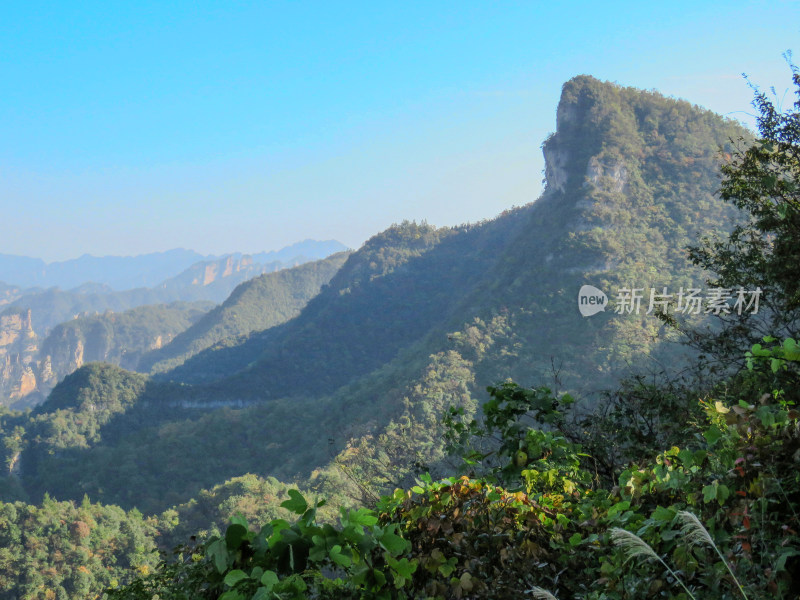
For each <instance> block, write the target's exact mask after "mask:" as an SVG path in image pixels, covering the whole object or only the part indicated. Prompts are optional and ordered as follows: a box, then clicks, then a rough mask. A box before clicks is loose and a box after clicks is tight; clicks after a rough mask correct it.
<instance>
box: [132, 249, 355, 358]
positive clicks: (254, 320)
mask: <svg viewBox="0 0 800 600" xmlns="http://www.w3.org/2000/svg"><path fill="white" fill-rule="evenodd" d="M346 258H347V253H346V252H340V253H338V254H334V255H332V256H330V257H328V258H325V259H322V260H318V261H314V262H309V263H306V264H304V265H300V266H298V267H294V268H291V269H283V270H281V271H277V272H275V273H267V274H264V275H261V276H260V277H256V278H254V279H251V280H249V281H246V282H245V283H242V284H240V285H239V286H238V287H236V289H234V290H233V292H232V293H231V295H230V296H229V297H228V299H227V300H225V302H223V303H222V304H221V305H220V306H218V307H216V308H214V309H213V310H211V311H210V312H209V313H208V314H206V315H204V316H203V317H202V318H201V319H200V320H199V321H197V322H196V323H195V324H194V325H192V326H191V327H189V328H188V329H186V330H185V331H183V332H182V333H180V334H179V335H178V336H176V337H175V339H174V340H172V341H171V342H170V343H169V344H166V345H164V346H163V347H162V348H158V349H156V350H153V351H151V352H148V353H147V354H145V355H144V356H142V357H141V360H139V361H138V362H137V363H136V365H135V366H134V367H133V368H136V370H138V371H140V372H143V373H149V372H156V373H158V372H161V371H166V370H169V369H170V368H174V367H175V366H177V365H179V364H182V363H183V362H184V361H186V359H187V358H189V357H191V356H193V355H195V354H197V353H198V352H200V351H202V350H205V349H206V348H209V347H210V346H213V345H214V344H216V343H217V342H221V341H222V340H226V339H229V338H237V337H239V336H243V335H247V334H249V333H251V332H254V331H260V330H264V329H268V328H270V327H273V326H275V325H278V324H280V323H282V322H284V321H287V320H289V319H291V318H292V317H294V316H296V315H297V314H298V313H299V312H300V309H302V308H303V306H305V304H306V303H307V302H308V301H309V300H310V299H311V298H313V297H314V296H316V295H317V294H318V293H319V291H320V289H321V288H322V287H323V286H325V285H326V284H327V283H328V282H329V281H330V279H331V278H332V277H333V276H334V275H335V273H336V271H338V270H339V268H340V267H341V266H342V264H343V263H344V261H345V260H346Z"/></svg>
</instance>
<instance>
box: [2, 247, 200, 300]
mask: <svg viewBox="0 0 800 600" xmlns="http://www.w3.org/2000/svg"><path fill="white" fill-rule="evenodd" d="M201 260H206V257H204V256H203V255H202V254H198V253H197V252H195V251H194V250H184V249H182V248H180V249H175V250H168V251H166V252H153V253H150V254H141V255H139V256H103V257H98V256H91V255H89V254H84V255H83V256H81V257H80V258H74V259H71V260H65V261H59V262H52V263H49V264H47V263H45V262H44V261H43V260H41V259H38V258H29V257H26V256H14V255H10V254H0V281H7V282H10V283H14V284H16V285H19V286H22V287H34V286H38V287H60V288H62V289H70V288H74V287H77V286H79V285H81V284H83V283H86V282H89V281H92V282H95V283H102V284H106V285H108V286H109V287H111V288H112V289H115V290H127V289H131V288H137V287H151V286H153V285H156V284H157V283H159V282H160V281H163V280H164V279H167V278H169V277H171V276H173V275H175V273H179V272H181V271H183V270H184V269H187V268H189V267H190V266H191V265H192V264H194V263H196V262H198V261H201Z"/></svg>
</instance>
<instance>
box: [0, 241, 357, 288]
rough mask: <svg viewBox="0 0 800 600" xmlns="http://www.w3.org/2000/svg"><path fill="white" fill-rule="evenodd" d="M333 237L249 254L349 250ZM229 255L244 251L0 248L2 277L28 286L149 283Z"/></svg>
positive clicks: (298, 258)
mask: <svg viewBox="0 0 800 600" xmlns="http://www.w3.org/2000/svg"><path fill="white" fill-rule="evenodd" d="M345 249H346V248H345V246H344V245H343V244H341V243H339V242H336V241H334V240H326V241H316V240H305V241H302V242H298V243H296V244H292V245H291V246H287V247H286V248H282V249H281V250H276V251H272V252H261V253H258V254H254V255H252V256H251V259H252V262H253V263H254V264H266V263H274V262H282V263H296V264H299V263H300V262H306V261H309V260H316V259H318V258H324V257H326V256H328V255H330V254H333V253H334V252H340V251H342V250H345ZM228 256H232V257H234V260H238V259H240V258H241V257H242V256H243V255H242V254H241V253H233V254H231V255H224V256H211V255H209V256H204V255H202V254H199V253H197V252H195V251H194V250H185V249H182V248H176V249H174V250H167V251H165V252H153V253H150V254H141V255H139V256H91V255H89V254H84V255H83V256H81V257H80V258H74V259H71V260H65V261H58V262H52V263H49V264H48V263H45V262H44V261H43V260H41V259H39V258H30V257H27V256H14V255H11V254H0V281H2V282H5V283H7V284H11V285H15V286H19V287H22V288H27V287H34V286H37V287H42V288H49V287H54V286H55V287H59V288H61V289H62V290H70V289H73V288H76V287H78V286H81V285H83V284H86V283H89V282H91V283H95V284H101V285H105V286H108V287H110V288H111V289H112V290H117V291H119V290H129V289H133V288H142V287H144V288H149V287H153V286H156V285H158V284H160V283H161V282H163V281H165V280H167V279H170V278H172V277H175V276H177V275H178V274H180V273H181V272H183V271H185V270H186V269H189V268H190V267H192V265H194V264H196V263H199V262H208V261H217V260H219V259H223V260H224V259H226V258H227V257H228Z"/></svg>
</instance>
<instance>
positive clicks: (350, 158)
mask: <svg viewBox="0 0 800 600" xmlns="http://www.w3.org/2000/svg"><path fill="white" fill-rule="evenodd" d="M798 42H800V2H796V1H791V2H790V1H784V0H771V1H769V2H755V1H726V2H698V1H696V0H695V1H694V2H682V1H675V2H669V3H664V2H659V3H650V2H645V3H643V2H597V0H594V1H592V2H503V1H497V2H470V1H465V0H462V1H459V2H412V1H407V2H402V3H400V2H379V1H376V0H373V1H371V2H302V1H293V2H278V1H274V2H273V1H271V2H266V1H263V2H248V1H226V2H222V1H220V2H204V1H201V0H192V1H191V2H189V1H181V0H174V1H171V2H161V1H157V2H156V1H154V2H148V1H132V2H112V1H109V0H106V1H103V2H91V1H82V2H72V1H66V0H65V1H62V2H37V1H35V0H33V1H29V2H9V3H5V4H4V7H3V15H2V18H1V19H0V57H1V58H0V253H5V254H20V255H26V256H33V257H38V258H43V259H45V260H46V261H54V260H66V259H69V258H74V257H77V256H80V255H82V254H86V253H88V254H92V255H95V256H104V255H136V254H142V253H147V252H156V251H162V250H167V249H171V248H179V247H182V248H190V249H193V250H196V251H198V252H201V253H203V254H217V255H219V254H225V253H228V252H237V251H239V252H260V251H265V250H273V249H278V248H280V247H283V246H286V245H289V244H291V243H293V242H296V241H299V240H303V239H306V238H313V239H337V240H339V241H341V242H342V243H344V244H346V245H348V246H350V247H352V248H357V247H359V246H360V245H361V244H362V243H363V242H364V241H365V240H367V239H368V238H369V237H371V236H372V235H374V234H376V233H378V232H379V231H381V230H383V229H385V228H386V227H388V226H390V225H391V224H392V223H397V222H401V221H403V220H405V219H409V220H412V219H413V220H418V221H419V220H423V219H424V220H427V221H428V222H429V223H431V224H435V225H457V224H460V223H466V222H476V221H479V220H481V219H485V218H491V217H493V216H495V215H497V214H498V213H500V212H502V211H503V210H504V209H506V208H509V207H511V206H519V205H522V204H526V203H528V202H532V201H534V200H536V198H538V196H539V195H540V194H541V191H542V179H543V168H544V163H543V158H542V154H541V143H542V142H543V141H544V139H545V138H546V137H547V135H548V134H549V133H551V132H552V131H553V130H554V129H555V114H556V106H557V104H558V98H559V95H560V91H561V86H562V85H563V83H564V82H565V81H567V80H568V79H570V78H571V77H574V76H576V75H579V74H589V75H593V76H595V77H597V78H599V79H603V80H608V81H615V82H617V83H619V84H622V85H625V86H635V87H639V88H643V89H656V90H658V91H660V92H661V93H663V94H665V95H667V96H673V97H679V98H685V99H687V100H689V101H691V102H693V103H695V104H698V105H701V106H703V107H706V108H709V109H711V110H714V111H715V112H718V113H721V114H724V115H727V116H729V117H731V118H735V119H739V120H742V121H744V122H745V123H749V124H752V123H753V120H752V112H753V109H752V107H751V106H750V101H751V99H752V90H751V89H750V88H748V86H747V83H746V82H745V80H744V79H743V78H742V73H747V75H748V76H749V78H750V81H751V82H752V83H754V84H756V85H758V86H761V87H762V88H763V89H769V88H770V86H774V87H775V91H776V94H777V96H776V97H777V100H778V101H781V102H783V103H784V106H789V105H790V104H791V102H793V101H794V99H795V98H794V96H793V95H792V91H791V89H790V83H791V81H790V75H791V72H790V69H789V67H788V66H787V63H786V61H785V60H784V58H782V54H783V53H784V52H786V51H787V50H789V51H791V50H795V52H796V58H795V62H800V43H798Z"/></svg>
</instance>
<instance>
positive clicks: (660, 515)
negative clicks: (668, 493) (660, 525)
mask: <svg viewBox="0 0 800 600" xmlns="http://www.w3.org/2000/svg"><path fill="white" fill-rule="evenodd" d="M676 514H677V513H676V512H675V511H674V510H672V509H671V508H664V507H663V506H657V507H656V509H655V510H654V511H653V518H654V519H655V520H656V521H664V522H669V521H672V519H674V518H675V515H676Z"/></svg>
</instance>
